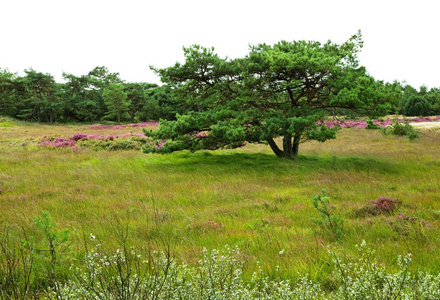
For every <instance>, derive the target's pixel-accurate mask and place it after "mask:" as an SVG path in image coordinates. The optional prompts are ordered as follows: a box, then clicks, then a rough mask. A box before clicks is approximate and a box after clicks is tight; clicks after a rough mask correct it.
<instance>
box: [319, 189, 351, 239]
mask: <svg viewBox="0 0 440 300" xmlns="http://www.w3.org/2000/svg"><path fill="white" fill-rule="evenodd" d="M312 203H313V206H314V207H315V209H316V210H318V211H319V212H320V214H321V219H313V221H314V223H315V224H317V225H318V226H319V228H320V229H321V230H322V231H323V232H326V233H328V232H331V233H333V235H334V236H335V237H336V238H338V239H339V238H341V237H342V234H343V229H344V219H343V218H341V217H340V216H339V215H337V214H334V213H333V212H334V210H335V207H334V206H333V205H331V203H330V198H329V197H327V192H326V190H325V189H322V195H320V194H318V195H316V196H315V197H313V199H312Z"/></svg>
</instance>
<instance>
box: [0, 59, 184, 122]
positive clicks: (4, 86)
mask: <svg viewBox="0 0 440 300" xmlns="http://www.w3.org/2000/svg"><path fill="white" fill-rule="evenodd" d="M24 72H25V76H18V75H17V74H15V73H11V72H9V71H8V69H0V115H2V116H10V117H14V118H17V119H22V120H28V121H37V122H47V123H53V122H60V123H65V122H97V121H103V120H108V121H117V122H123V121H126V122H141V121H148V120H159V119H167V120H173V119H174V118H175V115H176V113H180V114H184V113H186V112H187V111H188V110H189V109H190V108H191V107H189V106H187V105H186V104H185V103H181V102H180V101H177V99H176V98H174V97H173V93H172V88H171V87H169V86H167V85H162V86H158V85H157V84H152V83H144V82H142V83H127V82H124V81H123V80H122V79H120V78H119V73H111V72H109V70H108V69H107V68H106V67H96V68H94V69H93V70H92V71H90V72H89V73H88V74H86V75H81V76H75V75H73V74H67V73H63V79H64V82H63V83H58V82H56V81H55V79H54V77H53V76H52V75H51V74H48V73H41V72H38V71H36V70H33V69H32V68H31V69H28V70H25V71H24Z"/></svg>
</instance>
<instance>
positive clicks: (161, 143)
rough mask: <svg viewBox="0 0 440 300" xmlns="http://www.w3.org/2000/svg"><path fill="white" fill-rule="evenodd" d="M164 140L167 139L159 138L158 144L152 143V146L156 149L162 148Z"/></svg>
mask: <svg viewBox="0 0 440 300" xmlns="http://www.w3.org/2000/svg"><path fill="white" fill-rule="evenodd" d="M166 141H167V140H161V141H160V143H159V144H156V145H154V148H156V149H160V148H162V147H163V145H164V144H165V142H166Z"/></svg>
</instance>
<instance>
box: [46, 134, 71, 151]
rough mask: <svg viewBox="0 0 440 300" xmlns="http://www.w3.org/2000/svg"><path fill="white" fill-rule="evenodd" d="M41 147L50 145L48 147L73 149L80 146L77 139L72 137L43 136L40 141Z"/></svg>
mask: <svg viewBox="0 0 440 300" xmlns="http://www.w3.org/2000/svg"><path fill="white" fill-rule="evenodd" d="M38 146H40V147H48V148H65V147H70V148H72V149H76V148H78V147H77V146H76V143H75V140H73V139H72V138H69V139H64V138H60V137H55V138H54V137H46V136H44V137H42V138H41V140H40V142H39V143H38Z"/></svg>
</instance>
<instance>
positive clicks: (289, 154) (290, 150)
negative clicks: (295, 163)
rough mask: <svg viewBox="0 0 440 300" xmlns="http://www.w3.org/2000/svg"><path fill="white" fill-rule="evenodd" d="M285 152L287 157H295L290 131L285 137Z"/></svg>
mask: <svg viewBox="0 0 440 300" xmlns="http://www.w3.org/2000/svg"><path fill="white" fill-rule="evenodd" d="M283 152H284V157H285V158H287V159H294V157H293V148H292V135H291V134H290V133H289V134H286V135H285V136H284V138H283Z"/></svg>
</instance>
